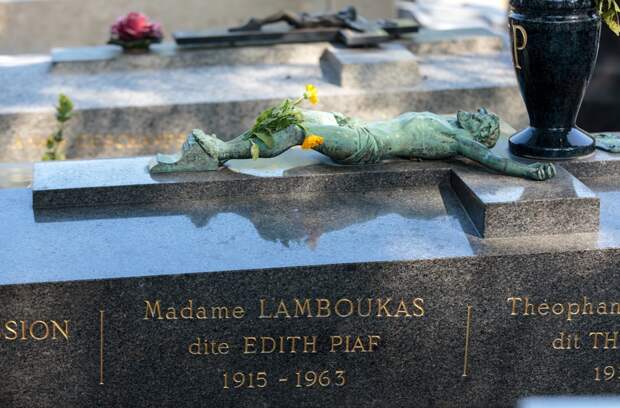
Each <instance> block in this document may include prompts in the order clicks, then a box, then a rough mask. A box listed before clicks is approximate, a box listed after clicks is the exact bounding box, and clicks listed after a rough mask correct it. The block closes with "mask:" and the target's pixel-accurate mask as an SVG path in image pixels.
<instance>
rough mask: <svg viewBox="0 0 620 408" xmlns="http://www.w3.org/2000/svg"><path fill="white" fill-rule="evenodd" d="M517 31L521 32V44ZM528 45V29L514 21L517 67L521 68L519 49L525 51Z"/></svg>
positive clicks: (514, 55)
mask: <svg viewBox="0 0 620 408" xmlns="http://www.w3.org/2000/svg"><path fill="white" fill-rule="evenodd" d="M517 33H520V34H521V44H519V40H518V36H517ZM526 47H527V31H525V28H524V27H523V26H521V25H518V24H514V23H512V50H513V57H514V60H515V68H516V69H521V63H520V62H519V51H523V50H524V49H525V48H526Z"/></svg>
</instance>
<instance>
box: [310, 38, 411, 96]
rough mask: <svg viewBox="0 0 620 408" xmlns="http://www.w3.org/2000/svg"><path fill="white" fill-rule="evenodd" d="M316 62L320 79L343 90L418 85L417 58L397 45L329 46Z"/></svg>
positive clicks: (403, 47)
mask: <svg viewBox="0 0 620 408" xmlns="http://www.w3.org/2000/svg"><path fill="white" fill-rule="evenodd" d="M320 63H321V71H322V72H323V77H324V78H325V79H327V81H329V82H331V83H333V84H336V85H338V86H341V87H343V88H359V89H368V88H376V89H381V88H391V87H398V86H403V87H407V86H414V85H416V84H417V83H419V82H420V69H419V67H418V61H417V59H416V58H415V56H414V55H413V54H412V53H411V52H409V51H408V50H407V48H406V47H405V46H403V45H400V44H385V45H381V46H379V47H376V48H363V49H357V48H353V49H352V48H339V47H336V46H330V47H329V48H328V49H327V50H325V52H324V53H323V55H322V56H321V62H320Z"/></svg>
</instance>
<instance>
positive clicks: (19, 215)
mask: <svg viewBox="0 0 620 408" xmlns="http://www.w3.org/2000/svg"><path fill="white" fill-rule="evenodd" d="M584 181H585V185H589V183H592V185H593V186H594V187H593V191H594V193H595V194H596V196H597V197H598V199H600V201H601V229H600V231H599V232H588V233H564V234H557V235H540V234H538V235H532V236H523V237H512V238H503V239H483V238H482V237H480V235H479V234H478V232H477V230H476V227H475V225H474V223H472V221H471V218H470V217H469V215H468V213H467V212H466V210H465V209H464V208H463V206H462V204H461V201H460V199H459V198H458V196H457V195H456V193H455V192H454V191H453V189H452V187H451V185H450V183H449V180H444V181H442V182H440V183H439V184H438V185H419V186H416V187H408V188H390V189H379V190H374V191H366V192H347V193H335V192H333V191H331V192H328V191H322V192H313V193H303V194H300V193H296V194H271V195H258V196H256V195H255V196H253V195H246V196H239V197H236V198H234V199H231V198H230V197H220V198H215V199H210V200H182V201H179V202H170V201H168V202H160V203H156V204H141V205H124V206H119V205H116V206H103V207H82V208H60V209H47V210H45V209H41V210H33V208H32V193H31V191H30V190H28V189H7V190H0V207H1V208H3V211H2V212H0V225H2V229H0V241H2V242H3V245H2V247H1V248H0V264H2V265H3V271H4V273H3V274H2V275H1V276H0V283H3V284H10V283H26V282H41V281H63V280H75V279H77V280H81V279H87V280H89V279H107V278H120V277H128V276H146V275H159V274H170V273H173V274H183V273H193V272H210V271H221V270H245V269H264V268H280V267H294V266H301V265H325V264H347V263H359V262H364V263H367V262H370V263H374V262H410V261H416V260H417V261H419V260H424V259H429V260H436V259H450V258H455V257H456V258H459V257H475V256H495V255H503V254H523V253H541V252H567V251H591V250H596V251H598V250H603V249H608V248H616V247H620V224H619V222H618V221H617V218H616V217H617V213H618V208H616V207H617V206H618V205H617V203H618V202H620V200H619V199H620V182H618V180H617V179H616V178H614V177H605V178H598V179H592V180H590V179H584ZM85 237H88V238H87V239H85ZM335 248H338V250H335ZM16 253H23V254H28V255H27V256H15V255H14V254H16Z"/></svg>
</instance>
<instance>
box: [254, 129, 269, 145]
mask: <svg viewBox="0 0 620 408" xmlns="http://www.w3.org/2000/svg"><path fill="white" fill-rule="evenodd" d="M254 136H256V138H258V139H259V140H260V141H261V142H263V143H265V146H267V148H269V149H271V148H273V136H272V135H270V134H269V133H267V132H256V133H255V134H254Z"/></svg>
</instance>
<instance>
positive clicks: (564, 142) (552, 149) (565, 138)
mask: <svg viewBox="0 0 620 408" xmlns="http://www.w3.org/2000/svg"><path fill="white" fill-rule="evenodd" d="M510 4H511V11H510V15H509V18H508V20H509V24H510V33H511V40H512V54H513V62H514V66H515V71H516V74H517V79H518V81H519V87H520V89H521V95H522V96H523V100H524V102H525V105H526V107H527V111H528V115H529V118H530V127H528V128H526V129H524V130H521V131H520V132H518V133H516V134H515V135H513V136H512V137H511V138H510V151H511V152H512V153H513V154H516V155H518V156H525V157H533V158H543V159H568V158H574V157H580V156H584V155H588V154H590V153H592V152H594V148H595V144H594V139H593V138H592V137H591V136H589V135H588V134H587V133H586V132H584V131H583V130H581V129H579V128H577V127H576V120H577V114H578V113H579V108H580V107H581V102H582V101H583V97H584V95H585V92H586V89H587V87H588V83H589V82H590V78H591V76H592V72H593V71H594V66H595V64H596V58H597V55H598V47H599V42H600V34H601V18H600V16H599V15H598V13H597V12H596V9H595V6H594V1H593V0H511V2H510Z"/></svg>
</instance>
